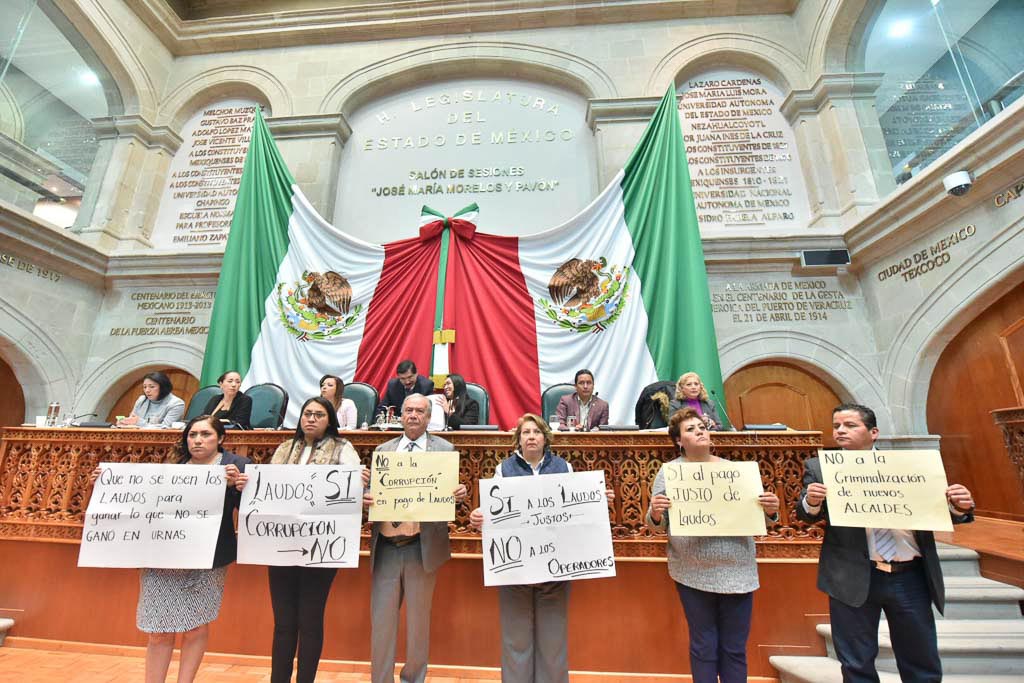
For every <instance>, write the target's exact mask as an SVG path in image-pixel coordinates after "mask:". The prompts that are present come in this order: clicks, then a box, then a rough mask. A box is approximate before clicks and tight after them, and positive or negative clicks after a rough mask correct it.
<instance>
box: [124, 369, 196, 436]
mask: <svg viewBox="0 0 1024 683" xmlns="http://www.w3.org/2000/svg"><path fill="white" fill-rule="evenodd" d="M172 389H174V387H173V386H172V385H171V378H170V377H168V376H167V375H165V374H164V373H162V372H159V371H157V372H149V373H146V375H145V376H144V377H143V378H142V396H139V400H137V401H136V402H135V406H134V407H133V408H132V414H131V415H129V416H128V417H124V418H121V419H120V420H118V421H117V426H118V427H151V428H154V429H169V428H170V427H171V425H173V424H174V423H175V422H180V421H181V418H182V416H183V415H184V414H185V402H184V401H182V400H181V399H180V398H178V397H177V396H175V395H174V394H172V393H171V390H172Z"/></svg>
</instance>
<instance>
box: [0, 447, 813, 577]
mask: <svg viewBox="0 0 1024 683" xmlns="http://www.w3.org/2000/svg"><path fill="white" fill-rule="evenodd" d="M292 435H293V434H292V433H289V432H263V431H251V432H229V434H228V438H227V441H226V442H225V446H226V448H227V449H228V450H230V451H232V452H234V453H237V454H239V455H243V456H246V457H248V458H250V459H252V460H253V461H254V462H258V463H265V462H268V461H269V460H270V457H271V456H272V455H273V452H274V450H275V449H276V448H277V446H278V445H279V444H280V443H281V442H283V441H285V440H286V439H289V438H291V437H292ZM346 436H347V437H348V438H349V439H350V440H351V441H352V444H353V446H355V448H356V450H357V451H358V452H359V455H360V458H361V459H362V461H363V463H364V464H365V465H367V466H369V464H370V455H371V453H372V452H373V449H374V448H375V447H376V446H377V445H378V444H380V443H382V442H383V441H385V440H387V439H389V438H391V437H393V436H394V434H393V433H388V434H381V433H380V432H349V433H347V434H346ZM445 437H446V438H448V439H449V440H450V441H452V442H453V443H454V444H455V447H456V448H457V449H458V450H459V451H460V453H461V456H462V457H461V460H460V464H459V469H460V478H461V480H462V482H463V483H464V484H466V485H467V487H469V490H470V496H469V498H468V499H467V500H466V501H465V502H464V503H463V504H461V505H459V506H458V508H457V509H456V519H455V521H454V522H452V523H451V524H450V528H451V532H452V550H453V552H456V553H472V554H479V553H480V534H479V532H477V531H475V530H473V529H472V528H471V527H470V526H469V513H470V511H471V510H472V509H473V508H474V507H476V506H477V505H478V504H479V499H478V498H479V493H478V491H477V489H478V487H477V485H476V483H477V481H478V480H480V479H486V478H489V477H491V476H493V474H494V469H495V467H496V466H497V464H498V463H499V462H500V461H501V460H503V459H504V458H506V457H508V455H509V454H510V452H511V450H512V436H511V434H508V433H505V432H465V433H460V432H453V433H448V434H445ZM180 438H181V435H180V433H177V432H169V431H149V430H113V429H102V430H92V429H34V428H16V427H12V428H5V429H4V430H3V440H2V442H0V538H17V539H30V540H48V541H64V542H71V543H75V542H78V539H79V537H80V536H81V527H82V520H83V517H84V514H85V508H86V505H87V502H88V496H89V472H91V471H92V469H93V468H95V467H96V465H97V464H98V463H100V462H142V463H147V462H152V463H156V462H173V461H174V460H175V459H176V457H177V456H176V450H175V444H176V443H177V441H178V440H179V439H180ZM713 441H714V443H715V452H716V453H717V454H718V455H719V456H721V457H724V458H728V459H730V460H753V461H756V462H757V463H758V464H759V466H760V469H761V478H762V482H763V484H764V487H765V489H766V490H772V491H775V493H776V494H777V495H778V496H779V498H780V499H781V500H782V504H781V511H780V521H779V522H778V523H775V524H771V525H770V526H769V528H768V535H767V536H765V537H762V538H759V539H758V553H759V554H760V555H761V556H765V557H815V556H816V554H817V548H818V545H817V542H818V541H820V538H821V530H820V528H818V527H817V526H811V527H808V525H806V524H804V523H803V522H801V521H800V520H798V519H796V517H795V515H794V514H793V512H792V511H793V505H794V503H795V501H796V500H797V498H798V496H799V494H800V488H801V481H802V478H803V461H804V459H806V458H808V457H812V456H814V455H816V454H817V449H818V448H819V447H820V446H821V436H820V434H819V433H817V432H759V433H753V432H746V433H740V432H720V433H716V434H714V435H713ZM553 447H554V450H555V451H556V452H557V453H558V454H559V455H561V456H562V457H564V458H566V459H567V460H568V461H569V462H570V463H572V466H573V469H574V470H576V471H589V470H598V469H600V470H603V471H604V473H605V480H606V481H607V482H608V484H609V485H610V486H611V487H612V488H613V489H614V491H615V500H614V501H613V502H612V503H611V504H610V506H609V511H610V518H611V524H612V539H613V541H614V544H615V553H616V555H617V556H620V557H663V556H664V554H665V549H664V545H665V536H664V534H662V533H660V532H658V533H656V534H654V533H652V532H651V531H650V530H649V529H648V528H647V526H646V524H645V523H644V517H645V515H646V513H647V506H648V504H649V501H650V491H651V484H652V483H653V482H654V478H655V476H656V475H657V474H658V469H659V468H660V467H661V465H662V463H664V462H666V461H667V460H671V459H672V458H674V457H675V456H676V453H675V449H674V447H673V446H672V444H671V442H670V441H669V438H668V435H667V434H665V433H664V432H593V433H569V434H565V433H559V434H556V435H555V439H554V444H553ZM368 535H369V525H368V524H367V525H366V526H364V539H363V546H364V549H365V548H366V540H367V538H368Z"/></svg>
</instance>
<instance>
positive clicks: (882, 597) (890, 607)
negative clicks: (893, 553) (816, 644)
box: [828, 564, 942, 683]
mask: <svg viewBox="0 0 1024 683" xmlns="http://www.w3.org/2000/svg"><path fill="white" fill-rule="evenodd" d="M828 611H829V614H830V615H831V621H832V642H833V643H834V644H835V647H836V656H837V657H838V658H839V661H840V662H841V663H842V665H843V681H844V683H878V671H876V670H875V657H877V656H878V621H879V617H880V615H881V612H883V611H884V612H885V618H886V620H888V622H889V634H890V637H891V638H892V649H893V653H894V654H895V655H896V668H898V669H899V671H900V678H901V679H903V680H904V681H907V682H908V683H911V682H912V683H938V681H941V680H942V662H941V660H940V659H939V647H938V642H937V639H936V636H935V616H934V615H933V614H932V599H931V594H930V593H929V591H928V579H927V577H926V576H925V573H924V568H923V564H922V566H921V567H918V568H915V569H913V570H911V571H906V572H901V573H899V574H887V573H886V572H883V571H880V570H878V569H872V570H871V587H870V588H869V590H868V598H867V600H866V601H865V602H864V604H863V605H861V606H860V607H852V606H850V605H847V604H846V603H844V602H840V601H839V600H836V599H835V598H831V597H830V598H829V601H828Z"/></svg>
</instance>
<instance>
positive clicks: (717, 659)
mask: <svg viewBox="0 0 1024 683" xmlns="http://www.w3.org/2000/svg"><path fill="white" fill-rule="evenodd" d="M668 434H669V436H670V437H671V438H672V443H673V444H675V446H676V448H677V449H678V452H679V457H677V458H675V459H674V460H670V461H669V462H670V463H680V462H717V461H720V460H722V458H719V457H717V456H715V455H712V454H711V438H710V436H709V434H708V431H707V428H706V427H705V425H704V419H703V418H702V417H701V416H700V415H699V414H698V413H697V411H695V410H693V409H692V408H684V409H682V410H679V411H676V412H675V413H673V414H672V416H671V417H670V418H669V420H668ZM665 489H666V487H665V470H664V467H662V469H660V470H658V476H657V477H655V479H654V484H653V486H652V487H651V504H650V507H649V508H648V510H647V518H646V519H647V526H648V527H649V528H650V529H651V530H652V531H657V530H665V531H667V530H668V526H669V521H668V515H666V514H665V512H666V511H667V510H668V509H669V508H670V507H671V506H672V499H671V498H669V497H668V496H667V495H665ZM758 502H759V503H760V504H761V508H762V509H763V510H764V514H765V515H766V516H768V517H769V519H771V520H772V521H778V513H779V498H778V496H776V495H775V494H774V493H768V492H766V493H762V494H761V495H760V496H759V497H758ZM667 552H668V574H669V576H670V577H672V580H673V581H674V582H675V584H676V592H677V593H679V600H680V602H682V604H683V613H684V614H685V615H686V623H687V626H688V627H689V631H690V671H691V673H692V675H693V681H694V683H717V682H718V681H719V679H721V683H743V682H745V681H746V680H747V638H748V636H749V635H750V620H751V616H752V614H753V610H754V591H755V590H757V589H758V588H759V586H760V583H759V581H758V576H757V560H756V557H755V555H756V551H755V546H754V539H753V538H752V537H750V536H669V538H668V550H667Z"/></svg>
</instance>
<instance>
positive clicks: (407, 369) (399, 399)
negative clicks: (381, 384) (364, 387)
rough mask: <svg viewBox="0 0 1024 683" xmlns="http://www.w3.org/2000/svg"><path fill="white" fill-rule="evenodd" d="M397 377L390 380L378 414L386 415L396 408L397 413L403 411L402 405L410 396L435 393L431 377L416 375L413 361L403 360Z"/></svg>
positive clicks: (396, 371)
mask: <svg viewBox="0 0 1024 683" xmlns="http://www.w3.org/2000/svg"><path fill="white" fill-rule="evenodd" d="M395 374H396V375H397V376H396V377H392V378H391V379H389V380H388V385H387V387H386V388H385V389H384V392H383V394H382V396H383V397H384V398H382V399H381V402H380V405H378V406H377V411H376V414H378V415H379V414H380V413H386V412H387V410H388V408H394V409H395V413H396V414H397V413H399V412H400V411H401V410H402V403H403V402H404V401H405V397H406V396H409V395H410V394H421V395H423V396H430V395H431V394H433V393H434V383H433V382H431V381H430V378H429V377H424V376H423V375H419V374H417V373H416V364H415V363H413V362H412V361H411V360H403V361H402V362H401V363H399V364H398V367H397V368H396V369H395Z"/></svg>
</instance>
